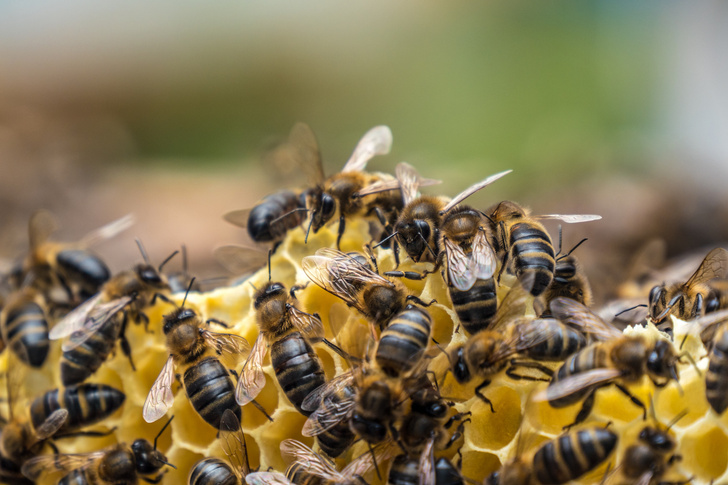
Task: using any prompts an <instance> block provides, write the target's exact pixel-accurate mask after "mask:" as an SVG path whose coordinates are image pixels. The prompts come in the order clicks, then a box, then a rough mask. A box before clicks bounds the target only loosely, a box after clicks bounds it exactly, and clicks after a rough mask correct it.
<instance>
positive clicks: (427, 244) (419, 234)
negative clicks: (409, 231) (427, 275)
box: [417, 232, 437, 258]
mask: <svg viewBox="0 0 728 485" xmlns="http://www.w3.org/2000/svg"><path fill="white" fill-rule="evenodd" d="M417 235H418V236H420V239H422V240H423V241H425V246H426V247H427V250H428V251H430V254H432V257H433V258H437V254H435V251H433V250H432V248H431V247H430V243H428V242H427V239H425V236H423V235H422V233H421V232H418V233H417Z"/></svg>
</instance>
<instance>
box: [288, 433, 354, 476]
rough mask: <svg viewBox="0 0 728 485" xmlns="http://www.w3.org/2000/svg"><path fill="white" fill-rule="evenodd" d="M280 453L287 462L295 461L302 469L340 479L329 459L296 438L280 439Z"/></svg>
mask: <svg viewBox="0 0 728 485" xmlns="http://www.w3.org/2000/svg"><path fill="white" fill-rule="evenodd" d="M281 455H282V456H283V457H284V458H287V459H288V461H289V462H291V463H292V462H296V463H297V464H298V465H299V466H300V467H301V468H302V469H303V470H305V471H306V472H307V473H310V474H311V475H316V476H317V477H320V478H325V479H327V480H333V481H337V482H341V481H342V478H343V477H342V476H341V474H340V473H339V472H338V471H337V470H336V468H334V467H333V466H332V464H331V462H329V460H327V459H325V458H323V457H322V456H321V455H319V454H318V453H316V452H314V451H313V450H312V449H311V448H309V447H308V446H306V445H304V444H303V443H301V442H300V441H296V440H291V439H287V440H283V441H281Z"/></svg>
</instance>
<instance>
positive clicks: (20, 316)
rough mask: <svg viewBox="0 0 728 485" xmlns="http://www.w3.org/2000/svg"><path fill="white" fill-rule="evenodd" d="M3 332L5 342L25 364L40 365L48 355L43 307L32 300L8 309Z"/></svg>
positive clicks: (46, 323)
mask: <svg viewBox="0 0 728 485" xmlns="http://www.w3.org/2000/svg"><path fill="white" fill-rule="evenodd" d="M4 324H5V328H4V329H3V330H4V331H3V333H4V334H5V335H6V339H7V341H6V344H7V345H8V346H9V347H10V348H11V349H12V350H13V352H14V353H15V354H16V355H17V356H18V358H20V360H22V361H23V362H25V363H26V364H28V365H30V366H31V367H41V366H42V365H43V364H44V363H45V360H46V357H48V348H49V345H50V344H49V341H48V321H47V320H46V317H45V312H44V311H43V308H41V307H40V305H38V304H37V303H35V302H33V301H28V302H25V303H24V304H22V305H20V306H19V307H17V308H13V309H11V310H10V311H8V315H7V318H6V319H5V322H4Z"/></svg>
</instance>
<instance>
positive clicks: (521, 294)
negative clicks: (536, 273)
mask: <svg viewBox="0 0 728 485" xmlns="http://www.w3.org/2000/svg"><path fill="white" fill-rule="evenodd" d="M529 297H530V294H529V293H528V291H526V289H525V288H523V286H521V285H519V284H515V285H513V287H512V288H511V289H510V290H509V291H508V293H506V296H505V297H504V298H503V301H501V303H500V305H499V306H498V310H497V311H496V313H495V317H494V319H493V325H492V327H491V330H493V331H497V330H503V329H504V328H506V327H507V326H508V324H509V323H510V322H512V321H513V320H514V319H515V318H518V317H522V316H523V314H524V313H525V309H526V302H527V301H528V299H529Z"/></svg>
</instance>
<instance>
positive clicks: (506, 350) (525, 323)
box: [487, 317, 549, 365]
mask: <svg viewBox="0 0 728 485" xmlns="http://www.w3.org/2000/svg"><path fill="white" fill-rule="evenodd" d="M521 318H522V317H521ZM548 338H549V334H548V332H547V331H546V328H545V325H541V324H540V323H539V321H538V320H523V319H521V320H520V321H517V322H513V323H512V327H510V329H509V331H508V332H507V334H506V335H505V336H504V337H503V342H502V344H501V345H498V346H497V347H496V349H495V350H494V351H493V352H491V354H490V357H489V358H488V359H487V364H490V365H494V364H497V363H498V362H502V361H503V360H505V359H507V358H508V357H511V356H513V355H515V354H518V353H521V352H525V351H527V350H529V349H531V348H533V347H536V346H537V345H540V344H542V343H544V342H545V341H546V340H548Z"/></svg>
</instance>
